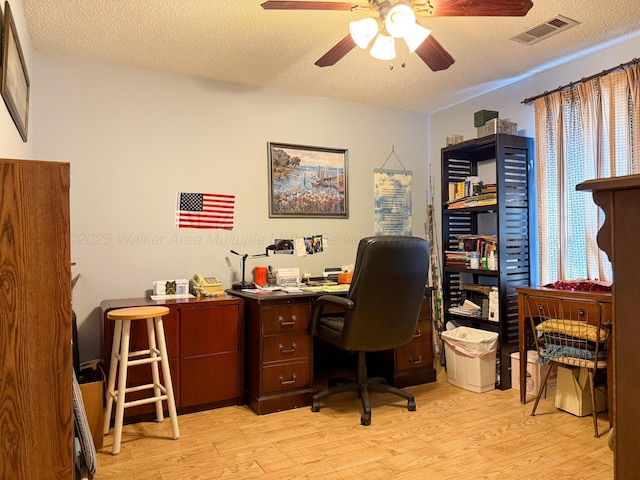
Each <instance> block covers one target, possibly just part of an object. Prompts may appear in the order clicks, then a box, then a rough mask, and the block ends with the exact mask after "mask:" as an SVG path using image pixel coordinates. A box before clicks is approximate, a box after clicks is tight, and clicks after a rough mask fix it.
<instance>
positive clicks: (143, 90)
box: [0, 0, 640, 360]
mask: <svg viewBox="0 0 640 480" xmlns="http://www.w3.org/2000/svg"><path fill="white" fill-rule="evenodd" d="M11 7H12V9H13V11H14V14H15V17H16V23H17V24H18V31H19V34H20V38H21V42H22V47H23V50H24V53H25V57H26V59H27V66H28V69H29V75H30V78H31V100H30V106H31V111H30V120H29V121H30V126H29V142H27V143H23V142H22V140H21V138H20V136H19V134H18V132H17V130H16V128H15V126H14V125H13V121H12V120H11V118H10V116H9V114H8V112H7V111H6V109H4V108H3V107H0V157H3V158H28V159H32V158H37V159H43V160H56V161H67V162H70V163H71V175H72V179H71V180H72V183H71V185H72V187H71V233H72V246H71V248H72V249H71V252H72V260H73V261H75V262H76V263H77V265H76V266H75V267H74V268H73V272H74V274H80V275H81V279H80V280H79V282H78V284H77V286H76V288H75V289H74V294H73V297H74V310H75V311H76V313H77V314H78V321H79V327H80V347H81V356H82V359H83V360H86V359H89V358H95V357H97V356H99V354H100V353H99V352H100V345H99V339H100V333H99V332H100V327H101V315H100V312H99V305H100V301H101V300H103V299H107V298H123V297H139V296H142V295H144V294H145V292H146V290H148V289H149V288H150V287H151V283H152V281H153V280H156V279H162V278H179V277H189V276H191V275H192V274H193V273H195V272H200V273H203V274H206V275H218V276H219V277H220V278H221V279H222V280H223V282H224V283H225V285H226V286H229V285H230V283H231V281H232V278H233V273H234V270H236V271H237V270H239V269H240V263H241V262H240V258H239V257H237V256H234V255H231V254H229V250H230V249H235V250H237V251H239V252H241V253H250V254H252V253H260V252H262V251H264V247H265V246H266V245H268V244H270V243H271V242H272V240H273V239H274V238H296V237H300V236H303V235H308V234H318V233H322V234H325V235H328V236H329V238H330V240H331V242H332V244H331V245H329V247H328V249H327V251H326V253H324V254H322V255H317V256H313V257H306V258H298V257H289V256H287V257H285V256H282V255H279V256H277V257H270V258H269V259H268V260H266V259H262V260H260V259H256V260H249V261H248V269H247V273H249V272H250V269H251V268H252V266H254V265H257V264H266V263H270V264H272V265H273V266H274V267H278V266H300V268H301V269H302V270H303V271H309V272H319V271H320V270H322V269H323V268H324V267H325V266H334V265H341V264H344V263H350V262H352V261H353V257H354V254H355V249H356V245H357V241H358V240H359V239H360V238H361V237H363V236H366V235H370V234H371V233H372V231H373V214H372V209H373V197H372V191H373V188H372V177H373V169H374V168H377V167H380V166H381V165H382V164H383V163H384V161H385V160H386V159H387V157H388V156H389V153H390V152H391V148H392V146H395V151H396V152H397V154H398V156H399V157H400V160H401V161H402V163H403V164H404V166H405V167H406V168H407V169H408V170H412V171H413V173H414V182H413V185H414V190H413V232H414V234H415V235H419V236H423V234H424V227H423V224H424V222H425V209H426V208H425V207H426V190H427V182H428V177H427V174H428V171H429V167H428V165H427V163H430V164H431V167H430V168H431V174H432V177H433V179H434V186H435V194H434V196H435V199H436V200H435V205H436V209H437V212H436V213H438V211H439V203H440V202H439V198H440V185H439V182H440V148H441V147H443V146H444V144H445V138H446V136H449V135H451V134H462V135H464V137H465V138H473V137H475V128H474V126H473V112H475V111H477V110H480V109H489V110H498V111H499V112H500V116H501V118H510V119H511V120H512V121H515V122H517V123H518V126H519V130H521V132H522V133H523V134H525V135H530V136H533V135H534V130H533V128H534V127H533V107H531V106H525V105H522V104H521V103H520V102H521V100H522V99H523V98H525V97H528V96H531V95H535V94H537V93H541V92H543V91H545V90H550V89H553V88H555V87H557V86H558V85H562V84H566V83H568V82H570V81H573V80H576V79H578V78H580V77H582V76H587V75H591V74H593V73H596V72H598V71H601V70H603V69H605V68H609V67H612V66H615V65H617V64H619V63H622V62H625V61H628V60H630V59H632V58H634V57H635V56H637V51H638V49H639V47H640V38H638V37H635V38H630V39H628V40H627V41H625V42H623V43H620V44H619V45H616V46H612V47H609V48H607V49H605V50H603V51H600V52H595V53H592V54H591V55H589V56H586V57H584V58H582V59H579V60H576V61H574V62H571V63H567V64H564V65H561V66H559V67H557V68H555V69H553V70H550V71H547V72H543V73H540V74H538V75H536V76H534V77H532V78H529V79H526V80H523V81H520V82H518V83H515V84H513V85H511V86H508V87H504V88H502V89H500V90H496V91H494V92H491V93H488V94H486V95H483V96H481V97H478V98H475V99H473V100H469V101H467V102H464V103H461V104H459V105H456V106H453V107H451V108H449V109H446V110H443V111H441V112H437V113H435V114H434V115H432V116H431V117H430V116H426V115H419V114H413V113H408V112H402V111H397V110H389V109H382V108H377V107H369V106H363V105H358V104H351V103H346V102H338V101H333V100H328V99H322V98H309V97H303V96H298V95H292V94H287V93H282V92H276V91H270V90H261V89H254V88H249V87H242V86H237V85H230V84H224V83H219V82H213V81H206V80H200V79H193V78H188V77H184V76H180V75H172V74H164V73H158V72H152V71H146V70H140V69H135V68H128V67H122V66H114V65H108V64H103V63H97V62H92V61H90V60H87V59H78V58H71V57H66V56H61V55H55V54H44V53H41V52H32V50H31V46H30V41H29V38H28V35H27V33H26V32H27V30H26V26H25V24H24V17H23V15H22V2H21V1H20V0H12V2H11ZM336 88H339V86H337V87H336ZM430 139H432V141H430ZM269 141H273V142H282V143H294V144H303V145H314V146H321V147H337V148H347V149H348V150H349V209H350V218H349V219H348V220H338V219H336V220H330V219H327V220H309V219H269V218H268V211H267V208H268V207H267V198H268V194H267V147H266V145H267V142H269ZM386 166H387V167H388V168H400V165H399V164H398V163H397V162H395V160H394V159H391V160H390V161H389V163H388V164H387V165H386ZM176 191H194V192H199V191H203V192H213V193H231V194H235V195H236V196H237V203H236V227H235V228H234V230H233V231H232V232H226V231H223V230H210V231H206V232H200V231H191V230H177V229H176V228H175V227H174V213H173V212H174V208H175V193H176ZM436 218H438V216H436ZM438 224H439V222H438ZM136 242H137V243H136Z"/></svg>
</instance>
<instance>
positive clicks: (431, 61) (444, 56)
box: [415, 35, 455, 72]
mask: <svg viewBox="0 0 640 480" xmlns="http://www.w3.org/2000/svg"><path fill="white" fill-rule="evenodd" d="M415 53H416V55H418V56H419V57H420V58H421V59H422V61H423V62H424V63H426V64H427V65H428V66H429V68H430V69H431V70H433V71H434V72H437V71H438V70H446V69H447V68H449V67H450V66H451V65H453V63H454V62H455V60H454V59H453V57H452V56H451V55H449V52H447V51H446V50H445V49H444V48H443V47H442V45H440V43H439V42H438V41H437V40H436V39H435V38H433V35H429V36H428V37H427V38H426V40H425V41H424V42H422V43H421V44H420V46H419V47H418V48H417V49H416V52H415Z"/></svg>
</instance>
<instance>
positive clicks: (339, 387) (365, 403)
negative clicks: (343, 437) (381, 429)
mask: <svg viewBox="0 0 640 480" xmlns="http://www.w3.org/2000/svg"><path fill="white" fill-rule="evenodd" d="M384 382H385V380H384V379H383V378H379V377H373V378H368V377H367V366H366V362H365V352H358V370H357V375H356V381H355V382H349V383H343V380H342V379H341V380H337V381H336V380H329V388H327V389H325V390H322V391H321V392H318V393H317V394H315V395H314V396H313V398H312V399H311V411H312V412H319V411H320V400H323V399H325V398H327V397H329V396H330V395H333V394H335V393H342V392H356V393H357V394H358V397H360V400H361V401H362V411H363V413H362V416H361V417H360V424H361V425H365V426H368V425H371V402H370V400H369V392H370V391H372V392H380V393H392V394H394V395H397V396H399V397H402V398H404V399H405V400H407V410H409V411H410V412H415V410H416V401H415V399H414V398H413V395H411V394H410V393H408V392H405V391H404V390H400V389H399V388H396V387H394V386H392V385H388V384H387V383H384ZM334 383H335V385H333V384H334Z"/></svg>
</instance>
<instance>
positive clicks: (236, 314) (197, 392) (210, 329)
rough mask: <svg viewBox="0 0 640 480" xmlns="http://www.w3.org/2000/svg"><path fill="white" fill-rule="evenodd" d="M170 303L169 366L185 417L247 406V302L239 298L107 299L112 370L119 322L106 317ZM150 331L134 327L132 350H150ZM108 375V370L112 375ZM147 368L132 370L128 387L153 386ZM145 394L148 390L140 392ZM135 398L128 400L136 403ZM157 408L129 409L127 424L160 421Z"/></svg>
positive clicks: (105, 337) (106, 354) (105, 345)
mask: <svg viewBox="0 0 640 480" xmlns="http://www.w3.org/2000/svg"><path fill="white" fill-rule="evenodd" d="M143 305H164V306H166V307H169V310H170V311H169V314H168V315H166V316H165V317H164V318H163V323H164V329H165V336H166V339H167V352H168V354H169V366H170V368H171V378H172V381H173V389H174V395H175V398H176V406H177V408H178V412H179V413H186V412H192V411H196V410H203V409H206V408H214V407H221V406H226V405H233V404H238V405H241V404H242V403H243V401H244V400H243V391H244V323H243V319H244V303H243V301H242V300H241V299H239V298H236V297H230V296H226V295H225V296H224V297H208V298H207V297H204V298H199V299H196V298H193V299H185V300H166V301H153V300H151V299H148V298H129V299H114V300H104V301H103V302H102V303H101V307H102V313H103V330H102V352H103V353H102V359H103V363H104V366H105V369H108V368H109V363H110V362H109V359H110V355H111V345H112V341H113V328H114V325H113V322H112V321H111V320H109V319H108V318H107V316H106V314H107V313H108V312H109V311H110V310H114V309H118V308H127V307H136V306H143ZM146 345H147V343H146V329H145V328H144V324H143V323H142V322H134V323H133V324H132V326H131V349H132V350H133V349H135V350H139V349H142V348H146ZM107 375H108V372H107ZM150 380H151V370H150V369H149V367H148V366H146V365H139V366H134V367H130V368H129V375H128V380H127V383H128V384H129V385H138V384H144V383H150ZM139 395H141V396H144V392H139ZM135 398H136V397H135V394H131V396H127V399H135ZM154 408H155V407H154V405H153V404H147V405H140V406H136V407H130V408H127V409H126V410H125V422H128V423H131V422H133V421H139V420H143V419H151V418H154V415H155V414H154Z"/></svg>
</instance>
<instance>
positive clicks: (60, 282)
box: [0, 159, 74, 480]
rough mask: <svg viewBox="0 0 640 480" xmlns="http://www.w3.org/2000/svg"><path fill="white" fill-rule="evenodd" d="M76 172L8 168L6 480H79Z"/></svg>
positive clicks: (3, 203)
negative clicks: (73, 236) (72, 190)
mask: <svg viewBox="0 0 640 480" xmlns="http://www.w3.org/2000/svg"><path fill="white" fill-rule="evenodd" d="M69 171H70V169H69V164H68V163H56V162H40V161H27V160H5V159H0V478H3V479H4V478H6V479H14V480H22V479H27V478H28V479H34V478H37V479H72V478H73V473H74V463H73V394H72V385H71V382H72V368H73V367H72V346H71V338H72V326H71V322H72V320H71V260H70V233H69V231H70V227H69V183H70V179H69Z"/></svg>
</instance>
